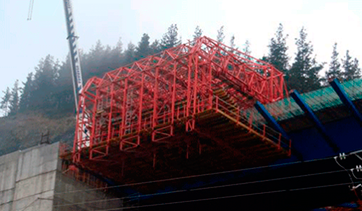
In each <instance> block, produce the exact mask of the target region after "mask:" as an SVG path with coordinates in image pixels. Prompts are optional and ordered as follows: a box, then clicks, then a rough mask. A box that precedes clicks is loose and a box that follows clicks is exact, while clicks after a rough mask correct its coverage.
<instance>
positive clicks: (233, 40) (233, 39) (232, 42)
mask: <svg viewBox="0 0 362 211" xmlns="http://www.w3.org/2000/svg"><path fill="white" fill-rule="evenodd" d="M230 47H231V48H233V49H235V47H236V45H235V36H234V35H233V36H231V39H230Z"/></svg>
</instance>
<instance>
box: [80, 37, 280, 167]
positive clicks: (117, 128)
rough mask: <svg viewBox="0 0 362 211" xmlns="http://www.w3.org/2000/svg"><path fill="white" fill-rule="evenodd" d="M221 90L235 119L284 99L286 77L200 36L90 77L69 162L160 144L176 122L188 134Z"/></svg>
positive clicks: (262, 63) (211, 106)
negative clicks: (114, 146) (148, 141)
mask: <svg viewBox="0 0 362 211" xmlns="http://www.w3.org/2000/svg"><path fill="white" fill-rule="evenodd" d="M220 89H223V90H225V91H226V92H227V93H228V94H229V95H230V96H232V98H233V99H234V101H235V106H236V109H234V110H235V113H236V112H237V113H240V111H242V110H243V109H245V108H248V107H251V106H252V105H254V103H255V101H256V100H259V101H260V102H261V103H270V102H274V101H277V100H280V99H282V98H283V97H284V96H283V93H284V79H283V73H282V72H280V71H278V70H277V69H275V68H274V67H273V66H272V65H270V64H268V63H266V62H263V61H260V60H258V59H255V58H253V57H251V56H249V55H246V54H244V53H242V52H240V51H237V50H235V49H232V48H230V47H228V46H226V45H224V44H222V43H218V42H216V41H214V40H212V39H210V38H207V37H201V38H199V39H197V40H195V41H194V42H189V43H187V44H182V45H179V46H177V47H174V48H170V49H168V50H165V51H163V52H161V53H159V54H156V55H152V56H148V57H147V58H144V59H142V60H139V61H137V62H134V63H132V64H130V65H127V66H124V67H120V68H118V69H116V70H114V71H111V72H108V73H106V74H105V75H104V77H103V78H96V77H94V78H91V79H90V80H88V82H87V83H86V85H85V86H84V88H83V90H82V91H81V94H80V95H81V96H80V98H79V99H80V100H79V103H78V114H77V124H76V131H75V140H74V146H73V161H74V162H79V161H80V160H81V154H82V153H84V151H85V150H87V151H86V152H87V153H88V152H89V157H88V159H90V160H102V159H104V157H105V156H107V155H108V153H109V146H110V144H111V142H112V141H113V140H118V141H119V142H118V143H119V149H120V150H129V149H132V148H135V147H137V146H138V145H139V144H140V141H141V140H140V139H141V135H142V134H145V133H148V134H151V137H152V141H154V142H159V141H162V140H164V139H167V138H169V137H172V136H173V135H174V125H175V124H177V123H178V122H179V121H183V122H184V123H185V126H186V131H191V130H193V129H194V128H195V120H194V118H193V117H194V116H195V115H197V114H198V113H200V112H203V111H205V110H209V109H216V111H217V109H218V108H219V106H218V100H219V98H217V97H215V94H214V93H215V91H217V90H220ZM215 105H216V106H215ZM236 118H237V119H238V120H237V121H239V115H237V117H236ZM84 131H85V132H84ZM112 143H113V142H112ZM200 152H201V148H200Z"/></svg>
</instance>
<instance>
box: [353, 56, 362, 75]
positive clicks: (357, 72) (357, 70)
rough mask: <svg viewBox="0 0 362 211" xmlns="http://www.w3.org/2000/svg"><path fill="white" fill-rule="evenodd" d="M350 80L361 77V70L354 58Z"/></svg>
mask: <svg viewBox="0 0 362 211" xmlns="http://www.w3.org/2000/svg"><path fill="white" fill-rule="evenodd" d="M352 72H353V73H354V74H353V75H352V79H355V78H360V77H361V68H360V67H359V61H358V59H357V58H354V60H353V65H352Z"/></svg>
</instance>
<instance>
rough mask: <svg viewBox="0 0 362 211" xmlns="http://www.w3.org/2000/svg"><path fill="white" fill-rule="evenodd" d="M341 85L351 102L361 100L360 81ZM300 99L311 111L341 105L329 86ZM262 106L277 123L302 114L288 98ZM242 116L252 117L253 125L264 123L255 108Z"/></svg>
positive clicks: (304, 95) (361, 82) (361, 84)
mask: <svg viewBox="0 0 362 211" xmlns="http://www.w3.org/2000/svg"><path fill="white" fill-rule="evenodd" d="M341 85H342V87H343V89H344V90H345V92H346V93H347V94H348V96H349V97H350V99H351V100H352V101H354V100H359V99H362V79H354V80H350V81H347V82H344V83H342V84H341ZM301 97H302V98H303V100H304V102H306V103H307V104H308V105H309V106H310V108H311V109H312V110H313V111H319V110H322V109H324V108H329V107H336V106H339V105H341V104H342V101H341V100H340V98H339V97H338V95H337V93H336V92H335V91H334V90H333V88H332V87H331V86H328V87H324V88H321V89H318V90H315V91H312V92H308V93H304V94H301ZM264 106H265V108H266V109H267V110H268V111H269V113H270V114H271V115H272V116H273V117H274V118H275V119H276V120H277V121H281V120H285V119H290V118H293V117H296V116H300V115H303V114H304V112H303V111H302V109H300V107H299V106H298V105H297V103H296V102H295V101H294V99H293V98H290V97H288V98H285V99H283V100H280V101H277V102H274V103H269V104H267V105H264ZM243 114H244V115H245V117H247V118H249V117H250V116H252V117H253V118H252V119H253V123H254V124H261V123H265V122H266V121H265V119H264V118H263V117H262V116H261V115H260V114H259V112H258V111H257V110H256V109H255V108H250V109H247V110H246V111H244V112H243Z"/></svg>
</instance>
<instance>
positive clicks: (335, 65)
mask: <svg viewBox="0 0 362 211" xmlns="http://www.w3.org/2000/svg"><path fill="white" fill-rule="evenodd" d="M331 58H332V60H331V63H330V64H329V70H327V71H326V76H325V79H326V81H328V80H329V79H334V78H338V79H339V80H341V79H342V71H341V64H340V63H339V61H338V52H337V43H334V45H333V51H332V57H331Z"/></svg>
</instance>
